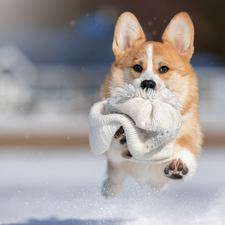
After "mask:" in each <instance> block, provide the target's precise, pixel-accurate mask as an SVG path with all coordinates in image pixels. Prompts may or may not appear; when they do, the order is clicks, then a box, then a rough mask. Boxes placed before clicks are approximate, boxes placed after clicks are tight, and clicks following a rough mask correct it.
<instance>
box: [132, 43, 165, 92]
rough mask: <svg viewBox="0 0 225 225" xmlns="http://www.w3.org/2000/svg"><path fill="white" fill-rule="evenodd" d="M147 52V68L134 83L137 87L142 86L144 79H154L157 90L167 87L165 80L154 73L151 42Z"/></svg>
mask: <svg viewBox="0 0 225 225" xmlns="http://www.w3.org/2000/svg"><path fill="white" fill-rule="evenodd" d="M146 53H147V58H148V59H147V60H148V61H147V69H146V70H145V72H144V73H142V74H141V76H140V77H139V78H137V79H135V80H134V81H133V84H134V85H135V86H136V87H137V86H140V84H141V82H142V81H143V80H153V81H155V83H156V88H155V90H158V89H160V88H162V87H165V84H164V81H163V80H161V79H160V78H159V76H158V75H157V74H155V73H154V70H153V44H149V45H148V46H147V48H146Z"/></svg>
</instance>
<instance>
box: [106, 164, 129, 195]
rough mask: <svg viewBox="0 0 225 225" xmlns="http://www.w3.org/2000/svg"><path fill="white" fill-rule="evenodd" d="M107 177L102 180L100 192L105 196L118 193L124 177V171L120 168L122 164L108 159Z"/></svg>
mask: <svg viewBox="0 0 225 225" xmlns="http://www.w3.org/2000/svg"><path fill="white" fill-rule="evenodd" d="M107 173H108V178H107V179H106V180H105V181H104V184H103V187H102V194H103V195H104V196H105V197H114V196H116V195H118V194H119V193H120V192H121V190H122V188H123V182H124V180H125V179H126V172H125V171H124V170H123V168H122V164H116V165H115V164H113V163H112V162H111V161H110V160H108V171H107Z"/></svg>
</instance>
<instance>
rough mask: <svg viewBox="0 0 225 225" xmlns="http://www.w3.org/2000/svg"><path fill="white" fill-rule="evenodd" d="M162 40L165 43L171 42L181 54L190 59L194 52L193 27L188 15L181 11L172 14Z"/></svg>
mask: <svg viewBox="0 0 225 225" xmlns="http://www.w3.org/2000/svg"><path fill="white" fill-rule="evenodd" d="M162 40H163V42H164V43H165V44H171V45H172V46H173V47H174V48H175V49H176V51H177V52H178V53H179V54H180V55H181V56H184V57H187V58H188V59H190V58H191V56H192V54H193V52H194V46H193V42H194V27H193V23H192V21H191V18H190V17H189V15H188V14H187V13H185V12H182V13H179V14H177V15H176V16H174V18H173V19H172V20H171V21H170V23H169V25H168V26H167V28H166V30H165V31H164V34H163V36H162Z"/></svg>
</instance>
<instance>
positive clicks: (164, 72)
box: [108, 12, 197, 109]
mask: <svg viewBox="0 0 225 225" xmlns="http://www.w3.org/2000/svg"><path fill="white" fill-rule="evenodd" d="M162 41H163V42H162V43H160V42H153V41H148V42H146V39H145V35H144V32H143V30H142V28H141V26H140V24H139V22H138V20H137V18H136V17H135V16H134V15H133V14H132V13H128V12H126V13H123V14H122V15H121V16H120V17H119V19H118V21H117V24H116V28H115V33H114V39H113V46H112V49H113V52H114V54H115V56H116V61H115V63H114V64H113V66H112V69H111V80H110V82H108V83H109V84H110V85H109V86H110V87H109V89H110V95H113V90H114V88H115V87H118V86H121V85H123V84H124V83H133V84H134V85H135V86H140V87H142V88H143V89H146V90H147V89H148V88H152V89H155V90H160V88H162V87H165V86H166V87H167V88H168V89H170V91H171V92H172V93H174V94H175V95H176V96H177V97H178V99H179V105H180V108H181V109H182V108H185V105H186V104H187V101H188V99H189V98H188V96H189V95H191V93H190V92H191V90H190V87H191V86H193V85H194V86H195V87H196V84H197V83H196V82H197V81H196V78H195V75H194V72H193V69H192V67H191V65H190V63H189V62H190V59H191V56H192V54H193V51H194V47H193V41H194V27H193V24H192V21H191V19H190V17H189V16H188V14H186V13H179V14H177V15H176V16H175V17H174V18H173V19H172V20H171V22H170V23H169V25H168V26H167V28H166V29H165V31H164V34H163V36H162ZM190 76H192V77H193V79H190ZM193 82H194V83H193ZM195 83H196V84H195Z"/></svg>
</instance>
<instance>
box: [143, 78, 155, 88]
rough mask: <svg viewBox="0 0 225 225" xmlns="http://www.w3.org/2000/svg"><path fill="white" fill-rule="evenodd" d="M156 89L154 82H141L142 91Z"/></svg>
mask: <svg viewBox="0 0 225 225" xmlns="http://www.w3.org/2000/svg"><path fill="white" fill-rule="evenodd" d="M155 87H156V83H155V81H154V80H143V81H142V82H141V88H142V89H145V88H146V91H147V90H148V89H149V88H151V89H155Z"/></svg>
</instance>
